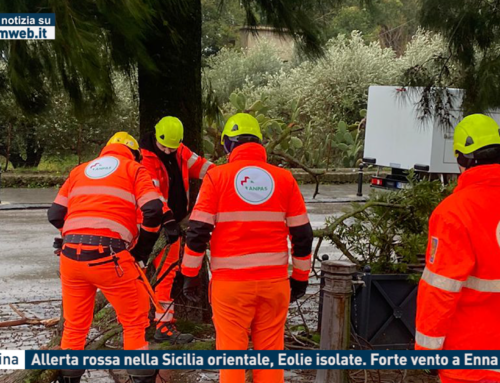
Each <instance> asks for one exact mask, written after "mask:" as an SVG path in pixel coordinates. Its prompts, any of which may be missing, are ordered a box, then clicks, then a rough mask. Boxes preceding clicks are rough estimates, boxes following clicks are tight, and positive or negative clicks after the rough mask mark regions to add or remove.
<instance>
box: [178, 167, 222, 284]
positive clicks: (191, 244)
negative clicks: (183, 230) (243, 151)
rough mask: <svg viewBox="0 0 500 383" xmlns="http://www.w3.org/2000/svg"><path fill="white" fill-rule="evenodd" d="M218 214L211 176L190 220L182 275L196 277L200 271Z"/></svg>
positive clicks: (204, 184)
mask: <svg viewBox="0 0 500 383" xmlns="http://www.w3.org/2000/svg"><path fill="white" fill-rule="evenodd" d="M216 213H217V194H216V192H215V185H214V184H213V181H212V179H211V178H210V174H209V175H207V177H205V179H204V180H203V183H202V184H201V188H200V194H199V195H198V200H197V202H196V205H195V206H194V208H193V212H192V213H191V217H190V219H189V225H188V231H187V236H186V246H185V248H184V257H183V259H182V267H181V270H182V274H183V275H185V276H187V277H195V276H197V275H198V272H199V271H200V268H201V264H202V262H203V256H204V255H205V251H206V250H207V245H208V242H210V238H211V237H212V231H213V230H214V227H215V215H216Z"/></svg>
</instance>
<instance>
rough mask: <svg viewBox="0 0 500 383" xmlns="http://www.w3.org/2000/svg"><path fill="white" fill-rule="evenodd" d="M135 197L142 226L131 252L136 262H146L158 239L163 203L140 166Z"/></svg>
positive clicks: (145, 171)
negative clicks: (140, 214) (140, 213)
mask: <svg viewBox="0 0 500 383" xmlns="http://www.w3.org/2000/svg"><path fill="white" fill-rule="evenodd" d="M134 192H135V197H136V201H137V206H138V208H139V209H140V210H141V212H142V224H141V227H140V231H139V238H138V240H137V243H136V245H135V246H134V248H133V249H132V250H131V254H132V255H133V256H134V257H135V259H137V260H138V261H143V262H144V263H146V262H147V260H148V257H149V254H151V251H152V250H153V247H154V244H155V242H156V240H157V239H158V236H159V233H160V228H161V225H162V222H163V221H164V216H163V215H164V210H165V203H164V202H163V201H162V200H161V196H160V194H159V193H158V190H157V189H156V188H155V187H154V185H153V183H152V182H151V177H150V175H149V173H148V171H147V170H146V168H145V167H143V166H141V167H140V168H139V169H138V171H137V175H136V178H135V191H134Z"/></svg>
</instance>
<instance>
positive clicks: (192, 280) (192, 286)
mask: <svg viewBox="0 0 500 383" xmlns="http://www.w3.org/2000/svg"><path fill="white" fill-rule="evenodd" d="M200 285H201V282H200V278H199V277H198V276H196V277H186V276H184V285H183V287H182V292H183V294H184V296H185V297H186V298H187V300H188V301H191V302H198V301H199V300H200V291H199V290H200Z"/></svg>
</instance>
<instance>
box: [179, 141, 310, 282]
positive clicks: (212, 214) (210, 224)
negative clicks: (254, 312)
mask: <svg viewBox="0 0 500 383" xmlns="http://www.w3.org/2000/svg"><path fill="white" fill-rule="evenodd" d="M289 236H290V239H291V243H292V256H293V258H292V260H293V273H292V278H294V279H296V280H299V281H306V280H307V279H308V277H309V271H310V268H311V246H312V239H313V235H312V228H311V224H310V223H309V218H308V216H307V211H306V207H305V204H304V200H303V198H302V195H301V194H300V190H299V187H298V185H297V182H296V181H295V179H294V178H293V176H292V174H291V173H290V172H289V171H288V170H285V169H281V168H278V167H276V166H273V165H270V164H268V163H267V162H266V150H265V148H264V147H263V146H262V145H259V144H256V143H248V144H244V145H241V146H239V147H237V148H235V149H234V150H233V152H232V153H231V155H230V157H229V163H228V164H226V165H222V166H218V167H216V168H214V169H211V170H210V171H209V172H208V173H207V176H206V177H205V179H204V180H203V184H202V186H201V189H200V194H199V196H198V201H197V202H196V205H195V207H194V209H193V213H192V214H191V217H190V221H189V229H188V233H187V243H186V248H185V251H184V258H183V261H182V273H183V274H184V275H186V276H196V275H197V274H198V271H199V269H200V267H201V264H202V260H203V255H204V253H205V250H206V247H207V243H208V242H209V241H210V251H211V262H210V267H211V271H212V276H213V278H214V279H220V280H261V279H274V278H287V277H288V260H289V255H288V242H287V239H288V237H289ZM210 238H211V240H210Z"/></svg>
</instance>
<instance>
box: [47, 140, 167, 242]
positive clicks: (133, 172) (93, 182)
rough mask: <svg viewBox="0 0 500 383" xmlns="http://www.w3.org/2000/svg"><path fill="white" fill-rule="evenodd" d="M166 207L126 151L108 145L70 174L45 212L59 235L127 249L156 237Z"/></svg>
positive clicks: (144, 170)
mask: <svg viewBox="0 0 500 383" xmlns="http://www.w3.org/2000/svg"><path fill="white" fill-rule="evenodd" d="M163 208H164V204H163V203H162V202H161V201H160V195H159V193H158V191H157V189H156V188H155V187H154V185H153V183H152V182H151V177H150V175H149V173H148V171H147V170H146V168H145V167H144V166H142V165H140V164H139V163H137V162H136V161H134V157H133V154H132V152H131V151H130V150H129V148H127V147H126V146H125V145H121V144H111V145H107V146H106V147H105V148H104V149H103V150H102V152H101V155H100V156H99V157H98V158H96V159H95V160H92V161H90V162H87V163H84V164H82V165H79V166H77V167H76V168H75V169H73V170H72V171H71V173H70V175H69V177H68V179H67V180H66V182H65V183H64V185H63V186H62V187H61V189H60V190H59V194H58V195H57V197H56V199H55V201H54V204H53V205H52V207H51V210H49V221H50V222H52V223H53V224H54V226H56V227H57V228H59V229H61V231H62V234H63V235H67V234H88V235H99V236H107V237H111V238H120V239H123V240H124V241H125V242H128V243H129V244H132V243H134V241H135V240H136V239H137V238H136V237H137V236H138V231H139V230H138V227H137V209H141V210H142V214H143V216H144V221H143V223H142V226H141V229H142V230H141V232H142V231H146V232H151V233H157V232H158V231H159V229H160V224H161V218H162V209H163Z"/></svg>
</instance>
